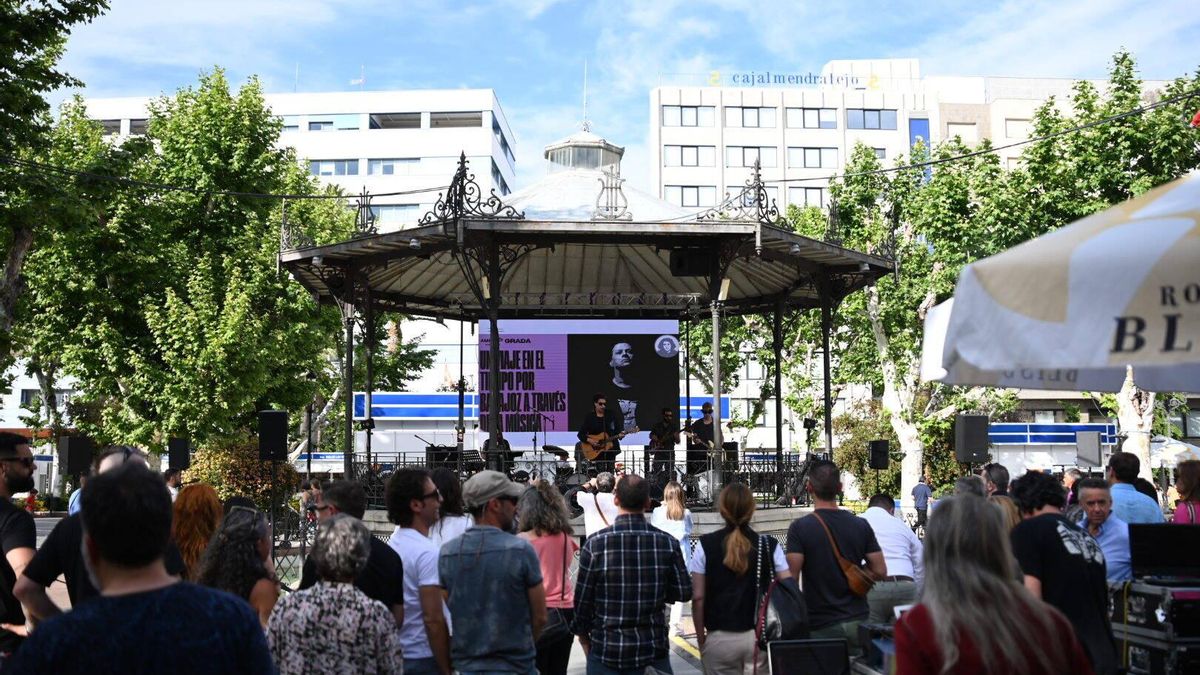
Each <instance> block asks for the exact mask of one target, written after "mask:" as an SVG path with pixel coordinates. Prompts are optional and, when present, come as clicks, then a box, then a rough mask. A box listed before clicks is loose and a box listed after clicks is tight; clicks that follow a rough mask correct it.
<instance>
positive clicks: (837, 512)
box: [787, 461, 887, 652]
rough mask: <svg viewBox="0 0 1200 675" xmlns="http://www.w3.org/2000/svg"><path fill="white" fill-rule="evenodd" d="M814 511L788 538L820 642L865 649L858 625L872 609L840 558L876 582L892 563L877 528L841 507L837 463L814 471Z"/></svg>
mask: <svg viewBox="0 0 1200 675" xmlns="http://www.w3.org/2000/svg"><path fill="white" fill-rule="evenodd" d="M808 491H809V493H810V494H811V495H812V498H813V512H812V514H811V515H808V516H801V517H800V518H797V519H796V520H794V521H792V524H791V526H790V527H788V534H787V563H788V568H789V569H790V571H791V573H792V576H794V577H800V578H802V579H803V586H804V599H805V600H806V601H807V602H808V619H809V623H810V625H811V626H812V636H813V637H814V638H834V639H844V640H846V641H847V642H848V643H849V646H850V650H851V652H858V651H859V647H860V645H859V643H858V624H860V623H861V622H863V621H865V620H866V618H867V616H868V615H869V614H870V611H871V607H870V605H868V604H867V599H866V598H865V597H862V596H858V595H855V594H854V593H853V592H852V591H851V590H850V584H849V583H848V582H847V581H846V574H845V572H843V571H842V568H841V567H840V566H839V564H838V555H840V556H841V557H843V558H845V559H846V560H849V561H850V562H852V563H854V564H855V565H859V566H863V561H864V560H865V561H866V565H865V569H866V571H867V572H868V573H869V574H870V575H871V576H872V577H874V578H875V579H882V578H884V577H886V576H887V563H886V561H885V560H884V557H883V551H882V550H880V548H879V541H878V540H877V539H876V538H875V532H874V530H872V529H871V524H870V523H868V522H867V521H866V520H863V519H862V518H859V517H858V516H856V515H854V514H853V513H851V512H850V511H843V510H841V509H840V508H838V504H837V495H838V493H839V492H841V491H842V480H841V474H840V472H839V471H838V467H837V465H836V464H834V463H833V462H824V461H822V462H817V463H816V465H815V466H813V468H812V470H811V471H810V472H809V478H808Z"/></svg>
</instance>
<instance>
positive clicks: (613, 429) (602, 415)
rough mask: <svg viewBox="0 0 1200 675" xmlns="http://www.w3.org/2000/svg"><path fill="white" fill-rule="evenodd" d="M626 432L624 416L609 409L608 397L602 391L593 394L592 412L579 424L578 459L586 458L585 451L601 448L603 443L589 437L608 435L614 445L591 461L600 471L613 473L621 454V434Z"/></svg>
mask: <svg viewBox="0 0 1200 675" xmlns="http://www.w3.org/2000/svg"><path fill="white" fill-rule="evenodd" d="M623 432H624V425H623V420H622V418H621V417H620V416H619V415H617V414H615V413H614V412H612V411H609V409H608V397H607V396H605V395H604V394H602V393H596V394H593V395H592V412H591V413H589V414H588V415H587V416H586V417H584V418H583V424H581V425H580V426H579V434H578V437H579V445H578V450H579V451H580V452H579V456H578V457H577V459H584V458H586V455H585V454H583V453H585V452H593V451H597V450H599V448H600V447H601V445H602V443H599V442H596V443H593V442H591V441H590V440H589V437H595V436H597V435H599V434H604V435H606V436H607V438H608V440H609V441H611V442H612V446H611V447H610V448H609V449H608V450H603V451H600V454H598V455H596V457H595V458H593V459H592V460H591V461H592V463H593V464H594V465H595V467H596V471H597V472H598V473H603V472H605V471H608V472H610V473H612V472H613V471H614V469H615V465H616V461H615V460H616V458H617V455H619V454H621V436H622V435H623Z"/></svg>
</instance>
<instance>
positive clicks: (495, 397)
mask: <svg viewBox="0 0 1200 675" xmlns="http://www.w3.org/2000/svg"><path fill="white" fill-rule="evenodd" d="M487 277H488V294H489V295H490V296H491V297H490V298H489V299H488V322H489V323H490V324H491V325H490V326H489V327H488V337H489V339H490V340H491V344H490V345H489V347H488V390H489V391H490V396H488V438H489V439H490V440H491V441H492V442H491V447H492V448H493V449H494V448H496V447H497V445H498V443H499V440H500V439H499V438H498V437H497V436H498V434H499V432H500V247H499V246H497V245H496V242H495V241H494V240H493V241H492V242H491V244H489V246H488V270H487Z"/></svg>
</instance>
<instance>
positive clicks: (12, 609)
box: [0, 432, 37, 663]
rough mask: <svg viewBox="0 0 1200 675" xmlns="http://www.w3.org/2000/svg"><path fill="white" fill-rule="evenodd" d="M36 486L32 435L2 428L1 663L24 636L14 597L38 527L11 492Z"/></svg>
mask: <svg viewBox="0 0 1200 675" xmlns="http://www.w3.org/2000/svg"><path fill="white" fill-rule="evenodd" d="M31 489H33V452H32V451H31V450H30V449H29V439H28V438H26V437H24V436H21V435H20V434H13V433H8V432H0V549H3V550H4V557H3V558H0V624H3V626H0V663H2V662H3V657H5V656H7V655H9V654H11V653H12V652H13V651H15V650H16V649H17V647H19V646H20V644H21V640H22V638H23V637H24V636H25V613H24V612H22V611H21V604H20V603H19V602H17V599H16V598H15V597H13V584H14V583H15V582H16V580H17V578H18V577H20V576H21V573H22V572H23V571H24V570H25V567H26V565H28V564H29V561H30V560H31V559H32V558H33V549H34V546H36V545H37V531H36V529H35V528H34V525H33V516H32V515H30V514H29V512H28V511H25V510H24V509H19V508H17V507H15V506H13V503H12V496H13V495H14V494H16V493H18V492H28V491H30V490H31Z"/></svg>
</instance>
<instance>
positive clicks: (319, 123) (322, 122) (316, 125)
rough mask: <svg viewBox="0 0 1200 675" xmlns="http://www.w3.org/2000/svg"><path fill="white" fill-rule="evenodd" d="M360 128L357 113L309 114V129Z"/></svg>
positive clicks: (350, 129) (346, 129)
mask: <svg viewBox="0 0 1200 675" xmlns="http://www.w3.org/2000/svg"><path fill="white" fill-rule="evenodd" d="M361 128H362V123H361V121H360V120H359V115H358V113H349V114H344V115H309V118H308V130H309V131H357V130H359V129H361Z"/></svg>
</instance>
